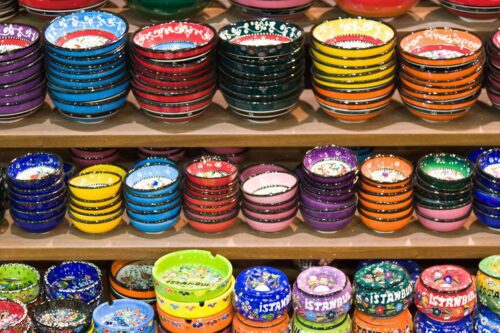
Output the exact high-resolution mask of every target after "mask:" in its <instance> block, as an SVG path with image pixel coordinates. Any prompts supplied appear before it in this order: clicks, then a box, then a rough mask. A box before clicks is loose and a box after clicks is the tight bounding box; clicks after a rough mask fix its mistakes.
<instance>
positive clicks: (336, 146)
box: [301, 144, 359, 179]
mask: <svg viewBox="0 0 500 333" xmlns="http://www.w3.org/2000/svg"><path fill="white" fill-rule="evenodd" d="M322 148H334V149H338V148H340V149H342V150H344V151H345V152H347V153H348V154H351V155H354V157H356V161H357V155H356V153H355V152H354V151H353V150H352V149H350V148H347V147H343V146H338V145H333V144H332V145H322V146H316V147H314V148H311V149H309V150H308V151H306V152H305V154H304V159H305V158H306V156H307V155H308V154H309V153H311V152H312V151H314V150H318V149H322ZM304 159H303V160H304ZM358 164H359V163H358V162H356V165H355V166H353V167H352V168H351V170H349V171H348V172H346V173H344V174H343V175H338V176H334V177H331V176H322V175H318V174H316V173H313V172H312V171H311V170H309V168H307V167H306V166H305V165H304V161H302V162H301V166H302V169H303V170H304V171H305V173H307V174H312V175H313V176H314V177H318V178H320V179H322V178H327V179H330V178H339V177H347V176H348V175H349V174H351V173H353V174H357V173H358V170H359V165H358Z"/></svg>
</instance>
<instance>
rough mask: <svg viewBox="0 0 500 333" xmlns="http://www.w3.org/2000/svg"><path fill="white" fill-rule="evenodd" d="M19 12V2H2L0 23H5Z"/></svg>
mask: <svg viewBox="0 0 500 333" xmlns="http://www.w3.org/2000/svg"><path fill="white" fill-rule="evenodd" d="M18 12H19V2H18V1H17V0H3V1H2V2H1V3H0V22H4V21H7V20H8V19H10V18H12V17H14V16H16V15H17V13H18Z"/></svg>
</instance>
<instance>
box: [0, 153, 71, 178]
mask: <svg viewBox="0 0 500 333" xmlns="http://www.w3.org/2000/svg"><path fill="white" fill-rule="evenodd" d="M61 168H62V161H61V159H60V158H59V157H58V156H56V155H52V154H44V153H38V154H37V153H35V154H27V155H24V156H22V157H19V158H17V159H15V160H14V161H13V162H12V163H11V164H10V165H9V166H8V168H7V175H8V176H9V177H10V178H11V179H16V180H20V181H36V180H40V179H43V178H46V177H48V176H50V175H53V174H55V173H57V172H58V171H59V170H61Z"/></svg>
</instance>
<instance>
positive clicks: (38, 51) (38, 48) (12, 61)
mask: <svg viewBox="0 0 500 333" xmlns="http://www.w3.org/2000/svg"><path fill="white" fill-rule="evenodd" d="M0 39H1V38H0ZM16 50H21V49H16ZM41 52H42V44H41V43H39V44H38V46H36V49H35V50H33V51H32V52H30V53H28V54H25V55H23V56H21V57H19V58H14V59H9V60H5V61H0V68H1V67H2V66H9V65H12V64H15V63H18V62H20V61H23V60H26V59H29V58H31V57H33V56H35V55H37V54H38V55H40V54H41ZM2 54H5V53H2ZM36 59H38V57H37V58H35V60H36ZM5 72H8V71H3V72H0V73H1V74H3V73H5Z"/></svg>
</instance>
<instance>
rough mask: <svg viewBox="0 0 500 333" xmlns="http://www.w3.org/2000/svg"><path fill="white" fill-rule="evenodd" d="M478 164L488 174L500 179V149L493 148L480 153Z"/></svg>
mask: <svg viewBox="0 0 500 333" xmlns="http://www.w3.org/2000/svg"><path fill="white" fill-rule="evenodd" d="M477 166H478V168H479V170H481V171H482V172H483V173H485V174H486V175H487V176H491V177H493V178H495V179H500V149H493V150H490V151H486V152H484V153H482V154H481V155H479V157H478V159H477Z"/></svg>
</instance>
